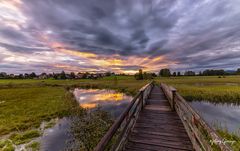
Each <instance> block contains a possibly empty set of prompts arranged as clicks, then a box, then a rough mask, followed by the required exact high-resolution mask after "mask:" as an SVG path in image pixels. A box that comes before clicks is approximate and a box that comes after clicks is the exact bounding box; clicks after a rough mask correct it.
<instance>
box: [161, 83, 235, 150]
mask: <svg viewBox="0 0 240 151" xmlns="http://www.w3.org/2000/svg"><path fill="white" fill-rule="evenodd" d="M161 88H162V90H163V92H164V94H165V95H166V97H167V98H168V100H169V103H170V105H171V108H172V109H173V110H176V112H177V114H178V115H179V117H180V119H181V120H182V122H183V125H184V127H185V129H186V131H187V133H188V136H189V138H190V140H191V142H192V143H193V147H194V149H195V150H196V151H200V150H205V151H209V150H213V148H212V147H213V144H215V145H214V147H217V149H219V150H222V151H231V148H230V147H229V146H228V145H227V144H224V143H223V142H224V139H223V138H221V137H220V136H219V135H218V134H217V132H216V131H215V130H214V129H212V128H211V127H210V126H209V125H208V124H207V123H206V122H205V121H204V120H203V119H202V118H201V116H200V115H199V114H198V113H197V112H196V111H195V110H194V109H193V108H192V107H191V106H190V105H189V104H188V103H187V102H186V100H185V99H184V98H183V97H182V96H181V95H180V94H179V93H177V92H176V89H175V88H173V87H170V86H168V85H166V84H164V83H161ZM218 142H222V143H218Z"/></svg>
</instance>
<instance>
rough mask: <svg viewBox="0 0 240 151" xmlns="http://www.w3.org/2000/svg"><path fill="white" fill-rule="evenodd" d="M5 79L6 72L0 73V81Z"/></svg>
mask: <svg viewBox="0 0 240 151" xmlns="http://www.w3.org/2000/svg"><path fill="white" fill-rule="evenodd" d="M7 77H8V75H7V73H6V72H1V73H0V78H1V79H5V78H7Z"/></svg>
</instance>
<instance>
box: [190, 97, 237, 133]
mask: <svg viewBox="0 0 240 151" xmlns="http://www.w3.org/2000/svg"><path fill="white" fill-rule="evenodd" d="M190 104H191V106H192V107H193V108H194V109H195V110H197V111H198V113H199V114H200V115H201V116H202V117H203V119H204V120H205V121H206V122H207V123H208V124H209V125H213V124H216V123H221V125H222V126H223V127H226V128H227V129H228V130H229V131H230V132H236V131H238V130H239V129H240V118H239V117H240V106H238V105H234V104H216V103H215V104H212V103H210V102H204V101H201V102H198V101H195V102H190Z"/></svg>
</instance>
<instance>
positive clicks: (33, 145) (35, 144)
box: [26, 142, 40, 151]
mask: <svg viewBox="0 0 240 151" xmlns="http://www.w3.org/2000/svg"><path fill="white" fill-rule="evenodd" d="M26 148H27V149H31V151H39V150H40V143H39V142H32V143H31V144H29V145H27V146H26Z"/></svg>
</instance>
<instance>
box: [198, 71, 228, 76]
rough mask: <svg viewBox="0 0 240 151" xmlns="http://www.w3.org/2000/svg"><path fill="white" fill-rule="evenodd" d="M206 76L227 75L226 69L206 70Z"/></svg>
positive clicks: (204, 73) (204, 72)
mask: <svg viewBox="0 0 240 151" xmlns="http://www.w3.org/2000/svg"><path fill="white" fill-rule="evenodd" d="M202 74H203V75H204V76H216V75H218V76H221V75H225V71H224V70H204V71H203V73H202Z"/></svg>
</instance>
